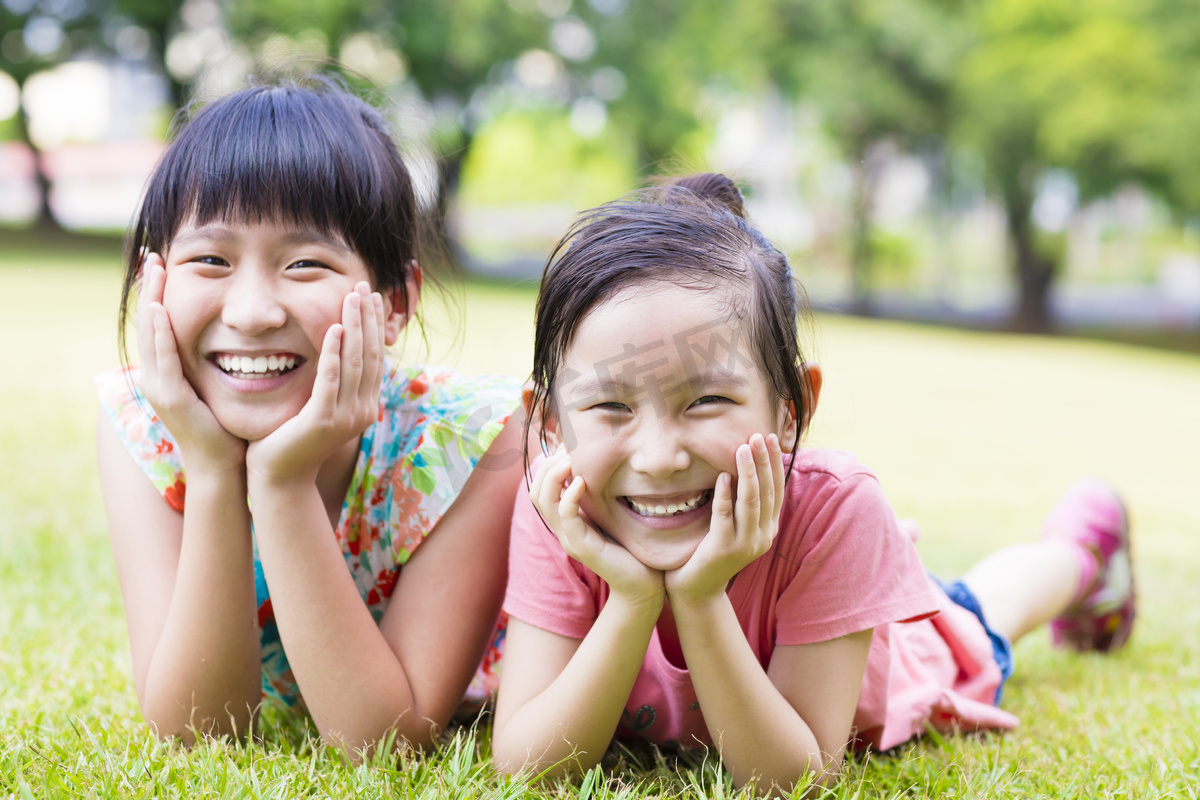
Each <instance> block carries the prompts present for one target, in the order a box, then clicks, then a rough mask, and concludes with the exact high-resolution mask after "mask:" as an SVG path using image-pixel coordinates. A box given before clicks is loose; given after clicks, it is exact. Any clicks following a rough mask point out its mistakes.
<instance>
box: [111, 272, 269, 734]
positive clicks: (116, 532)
mask: <svg viewBox="0 0 1200 800" xmlns="http://www.w3.org/2000/svg"><path fill="white" fill-rule="evenodd" d="M165 285H166V270H165V269H164V268H163V263H162V259H161V258H160V257H159V256H158V255H157V254H150V255H148V256H147V258H146V261H145V263H144V267H143V273H142V276H141V287H140V291H139V294H138V314H137V320H138V325H137V335H138V352H139V353H140V362H141V371H140V382H141V389H142V392H143V394H144V395H145V397H146V399H147V400H148V401H149V402H150V404H151V405H152V406H153V407H154V410H155V412H156V413H157V414H158V416H159V418H160V419H161V420H162V422H163V423H164V424H165V425H166V426H167V429H168V430H170V431H171V433H172V435H173V436H174V438H175V441H176V444H177V445H178V447H179V452H180V454H181V456H182V458H183V462H184V467H185V468H186V470H187V475H188V487H187V489H188V491H187V514H186V515H184V514H180V513H179V512H176V511H174V510H172V509H171V508H170V507H169V506H168V505H167V504H166V503H165V502H164V501H163V499H162V498H161V497H159V496H158V494H157V493H156V492H155V491H154V489H153V487H152V486H151V484H150V482H149V481H148V480H147V479H146V476H145V475H143V474H142V473H141V472H140V471H139V470H138V468H137V465H136V464H134V463H133V461H132V459H131V458H130V457H129V455H128V454H127V453H126V452H125V451H124V448H123V447H122V445H121V443H120V441H119V440H118V438H117V436H116V433H115V431H113V429H112V427H111V426H110V425H109V424H108V421H107V420H105V419H103V417H102V418H101V419H100V421H99V422H98V423H97V452H98V457H99V461H100V474H101V488H102V490H103V493H104V505H105V509H106V513H107V516H108V522H109V535H110V537H111V539H112V545H113V553H114V554H115V557H116V561H117V570H118V574H119V575H120V579H121V591H122V594H123V596H124V601H125V615H126V618H127V620H128V623H129V638H130V642H131V645H132V647H133V663H134V683H135V685H136V686H137V691H138V700H139V702H140V703H141V707H142V713H143V715H144V716H145V717H146V721H147V722H148V723H149V724H150V726H151V727H152V728H154V730H155V731H156V732H157V733H158V735H160V736H180V737H182V738H183V739H184V740H185V741H190V740H191V738H192V733H193V730H194V731H199V732H201V733H205V734H223V733H242V732H244V731H246V730H247V729H248V728H249V725H250V722H251V720H252V716H253V710H254V709H255V708H257V706H258V701H259V697H260V688H259V687H260V671H261V666H260V663H259V635H258V630H257V620H256V608H255V596H254V559H253V554H252V544H251V537H250V514H249V511H248V510H247V508H246V471H245V457H246V443H245V442H244V441H242V440H241V439H238V438H236V437H234V436H232V435H231V434H229V432H228V431H226V430H224V429H223V428H222V427H221V426H220V424H219V423H218V422H217V421H216V419H215V418H214V417H213V415H212V412H211V411H210V410H209V408H208V407H207V406H206V405H204V403H203V402H202V401H201V400H200V398H199V397H197V396H196V393H195V391H194V390H193V389H192V387H191V385H190V384H189V383H188V382H187V379H186V378H185V377H184V375H183V371H182V366H181V365H180V360H179V354H178V350H177V347H176V342H175V335H174V332H173V330H172V328H171V321H170V319H169V318H168V316H167V312H166V310H165V309H164V308H163V306H162V304H161V301H162V297H163V288H164V286H165Z"/></svg>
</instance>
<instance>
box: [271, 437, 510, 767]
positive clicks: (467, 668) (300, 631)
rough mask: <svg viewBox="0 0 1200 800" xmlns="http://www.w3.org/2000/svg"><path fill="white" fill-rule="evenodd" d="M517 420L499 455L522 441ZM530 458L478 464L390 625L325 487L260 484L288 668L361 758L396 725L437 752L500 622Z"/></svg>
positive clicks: (336, 735)
mask: <svg viewBox="0 0 1200 800" xmlns="http://www.w3.org/2000/svg"><path fill="white" fill-rule="evenodd" d="M521 427H522V425H521V422H520V420H517V419H515V418H514V419H513V420H512V421H510V422H509V424H508V425H507V426H506V427H505V429H504V431H503V432H502V433H501V434H500V435H499V436H498V437H497V438H496V440H495V441H494V442H493V443H492V446H491V448H490V450H489V452H492V453H500V452H506V451H507V450H509V449H511V448H514V447H516V448H519V447H520V446H521V441H522V440H521V433H522V432H521ZM520 476H521V462H520V459H517V460H515V461H514V462H513V463H512V464H511V465H509V466H508V467H506V468H504V469H494V470H485V469H476V470H475V471H474V472H473V473H472V474H471V477H470V478H469V479H468V480H467V483H466V486H465V487H464V489H463V491H462V492H461V493H460V495H459V497H458V499H457V500H456V501H455V503H454V505H453V506H451V508H450V509H449V510H448V511H447V512H446V514H445V515H444V516H443V517H442V519H441V521H440V522H439V523H438V525H437V527H436V528H435V529H434V531H433V533H432V534H431V535H430V536H429V538H428V539H427V540H426V541H425V542H424V543H422V545H421V546H420V547H419V548H418V549H417V550H416V552H415V553H414V555H413V558H412V559H411V560H410V561H409V562H408V563H407V564H406V565H405V566H404V568H403V569H402V570H401V571H400V578H399V580H398V581H397V585H396V590H395V593H394V594H393V595H392V598H391V600H390V602H389V604H388V610H387V612H386V613H385V614H384V617H383V620H382V622H381V624H380V625H378V626H377V625H376V624H375V621H374V620H373V619H372V617H371V614H370V611H369V610H368V609H367V607H366V605H365V604H364V603H363V601H362V597H361V596H360V595H359V593H358V589H357V588H356V587H355V585H354V581H353V579H352V577H351V575H350V573H349V572H348V571H347V569H346V563H345V559H344V557H343V555H342V552H341V550H340V549H339V547H338V545H337V540H336V538H335V537H334V535H333V531H332V529H331V526H330V524H329V520H328V517H327V515H326V513H325V509H324V506H323V504H322V502H321V498H320V496H319V494H318V493H317V491H316V487H315V484H313V483H312V482H303V483H301V484H290V483H288V482H287V481H272V480H269V479H267V478H261V479H259V480H257V481H256V482H254V483H253V484H252V486H251V493H252V497H253V498H254V503H255V506H254V510H255V520H256V524H257V531H258V537H259V555H260V558H261V559H262V563H263V570H264V573H265V575H266V578H267V582H268V585H269V586H270V587H271V602H272V606H273V608H274V612H275V619H276V622H277V624H278V625H279V632H280V638H281V639H282V641H283V644H284V647H285V648H286V650H287V654H288V661H289V663H290V664H291V666H292V670H293V672H294V673H295V675H296V680H297V682H298V683H299V684H300V687H301V689H302V691H303V693H304V699H305V702H306V704H307V706H308V708H309V711H310V712H311V713H312V716H313V719H314V721H315V722H316V724H317V728H318V730H320V731H321V735H322V737H323V738H324V739H325V740H326V741H328V742H330V743H331V744H335V745H337V746H340V747H342V748H343V749H344V750H345V751H346V752H347V753H349V754H352V755H353V754H355V753H357V752H360V751H364V750H367V749H369V748H370V747H372V746H373V745H375V744H376V743H378V742H379V741H380V740H381V739H383V738H384V736H385V735H386V734H387V733H388V732H389V731H391V730H395V731H396V732H397V734H398V735H399V736H400V737H402V738H403V739H404V740H406V741H408V742H409V743H411V744H413V745H416V746H425V745H428V744H429V743H430V742H432V741H433V739H434V737H435V736H436V735H437V733H438V732H439V731H440V730H441V728H442V727H443V726H444V725H445V724H446V722H447V721H448V720H449V718H450V716H451V714H453V712H454V710H455V709H456V708H457V707H458V704H459V703H460V702H461V701H462V697H463V693H464V692H465V690H466V687H467V684H468V683H469V682H470V680H471V676H472V675H473V674H474V671H475V668H476V667H477V666H478V664H479V661H480V659H481V658H482V655H483V651H484V648H485V647H486V645H487V642H488V638H489V636H490V634H491V632H492V630H493V628H494V626H495V622H496V619H497V616H498V614H499V610H500V603H501V601H502V599H503V593H504V582H505V576H506V574H507V566H508V565H507V550H508V530H509V524H510V516H511V515H510V511H509V510H510V509H511V508H512V498H513V496H514V493H515V491H516V487H517V483H518V482H519V480H520Z"/></svg>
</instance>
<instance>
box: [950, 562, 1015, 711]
mask: <svg viewBox="0 0 1200 800" xmlns="http://www.w3.org/2000/svg"><path fill="white" fill-rule="evenodd" d="M929 577H930V578H931V579H932V580H933V581H934V582H935V583H937V585H938V586H941V587H942V591H944V592H945V593H946V596H947V597H949V598H950V599H951V600H953V601H954V604H955V605H957V606H961V607H962V608H965V609H966V610H967V611H970V612H971V613H972V614H974V615H975V616H976V617H977V618H978V619H979V623H980V624H981V625H983V629H984V630H985V631H987V635H988V638H989V639H991V640H992V658H994V659H996V666H998V667H1000V685H999V686H997V687H996V705H997V706H999V705H1000V696H1001V695H1002V694H1003V693H1004V684H1005V683H1007V682H1008V678H1009V676H1010V675H1012V673H1013V664H1014V662H1013V651H1012V642H1010V641H1008V637H1006V636H1005V635H1004V634H1002V633H1000V632H999V631H997V630H994V629H993V628H992V626H991V625H988V621H987V619H985V618H984V616H983V609H982V608H981V607H980V605H979V598H977V597H976V596H975V593H974V592H972V591H971V590H970V589H969V588H968V587H967V585H966V584H965V583H963V582H962V581H951V582H949V583H947V582H946V581H943V580H942V579H941V578H939V577H938V576H936V575H934V574H932V573H930V575H929Z"/></svg>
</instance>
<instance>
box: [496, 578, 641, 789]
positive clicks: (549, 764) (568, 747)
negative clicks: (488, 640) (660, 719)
mask: <svg viewBox="0 0 1200 800" xmlns="http://www.w3.org/2000/svg"><path fill="white" fill-rule="evenodd" d="M661 609H662V603H661V600H660V601H659V603H657V604H650V603H647V604H643V605H641V606H636V605H634V606H631V605H628V604H626V603H624V602H622V601H621V600H619V599H617V598H613V597H610V598H609V601H608V602H607V603H605V605H604V608H603V609H601V610H600V614H599V616H598V617H597V618H596V622H595V623H594V624H593V625H592V628H591V630H589V631H588V633H587V636H585V637H584V638H583V640H582V641H580V640H578V639H571V638H568V637H565V636H559V635H558V634H555V633H550V632H549V631H544V630H542V629H541V628H536V627H534V626H532V625H528V624H526V623H524V622H521V621H520V620H518V619H510V620H509V623H508V638H507V640H506V641H505V651H504V671H503V672H502V673H501V676H500V694H499V699H498V700H497V703H496V722H495V726H494V728H493V732H492V757H493V758H494V759H495V762H496V766H497V767H498V768H499V769H500V770H501V771H503V772H507V773H515V772H518V771H520V770H522V769H528V770H532V771H533V772H535V773H537V774H543V773H544V774H547V775H565V774H572V773H577V772H581V771H584V770H587V769H590V768H591V767H593V766H595V765H596V764H597V763H599V762H600V759H601V758H603V757H604V753H605V751H607V750H608V745H609V743H610V742H611V741H612V738H613V734H615V733H616V730H617V723H619V722H620V721H621V712H622V711H623V710H624V708H625V703H626V702H627V701H628V699H629V693H630V692H631V691H632V690H633V683H634V681H635V680H636V679H637V674H638V670H639V669H640V668H641V666H642V660H643V659H644V658H645V656H646V647H647V645H649V643H650V634H651V633H652V632H653V630H654V623H655V622H656V621H657V620H658V615H659V612H660V611H661Z"/></svg>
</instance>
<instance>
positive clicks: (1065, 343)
mask: <svg viewBox="0 0 1200 800" xmlns="http://www.w3.org/2000/svg"><path fill="white" fill-rule="evenodd" d="M118 293H119V271H118V267H117V264H116V259H115V258H114V257H113V256H112V255H111V254H108V255H105V254H102V253H90V252H81V253H77V254H74V255H71V256H69V257H68V256H62V255H55V256H50V255H39V254H37V253H35V252H26V253H20V252H18V253H14V252H12V251H11V250H10V251H8V252H7V253H0V339H2V340H3V341H4V342H6V345H5V347H4V349H5V355H4V357H3V363H4V364H5V368H4V370H3V371H2V372H0V797H5V796H7V797H44V796H47V797H54V796H75V795H83V796H98V797H108V796H121V797H143V796H160V795H161V796H173V797H191V796H227V797H297V796H313V797H324V796H349V795H356V796H364V797H375V796H389V797H390V796H400V797H414V798H415V797H430V798H433V797H468V796H479V795H484V796H519V795H522V794H527V795H531V796H547V797H598V798H604V797H641V796H647V795H653V796H657V795H662V796H672V797H673V796H680V797H704V796H713V795H717V796H720V795H726V796H728V795H729V794H731V790H730V789H729V787H728V784H727V783H726V782H725V780H724V778H723V776H722V775H721V774H720V773H719V771H717V770H715V769H714V768H713V765H712V760H711V759H708V760H706V759H704V758H703V755H687V756H685V757H683V758H675V757H671V756H661V755H660V756H656V755H655V754H654V753H652V752H647V751H641V750H635V751H626V750H621V749H617V748H614V750H613V752H612V753H610V756H609V758H608V760H607V762H606V764H607V765H608V766H609V767H610V769H609V770H608V771H605V772H599V771H596V772H593V773H590V774H589V775H587V776H585V778H584V779H582V780H575V781H570V782H562V783H551V784H547V785H543V786H535V787H531V786H530V785H529V784H528V783H526V782H525V781H523V780H513V779H504V778H501V777H499V776H497V775H495V773H493V772H492V771H491V769H490V767H489V766H488V763H487V746H486V735H485V734H484V733H483V732H481V733H479V734H478V735H477V734H476V733H475V732H474V731H473V730H471V729H462V730H458V731H456V732H454V733H453V735H452V736H450V737H448V743H447V745H446V746H445V747H443V748H442V749H441V750H440V751H438V752H437V753H436V754H435V755H433V756H430V757H425V758H419V757H416V756H413V755H411V754H407V753H400V754H393V753H388V754H384V755H381V756H378V757H377V758H376V759H375V760H374V761H373V762H372V763H370V764H367V765H362V766H350V765H346V764H343V763H342V762H341V761H340V760H339V759H338V758H337V757H336V756H335V755H333V754H332V753H331V752H328V751H326V750H324V749H323V748H322V747H321V746H320V745H319V744H314V741H313V739H312V736H311V732H310V731H308V730H307V729H306V728H305V727H304V725H303V724H297V723H295V722H294V721H288V720H286V719H280V718H278V717H275V716H273V715H270V714H267V715H265V718H264V721H263V725H262V729H261V740H260V741H257V742H255V743H252V744H243V743H235V742H216V743H209V744H205V745H202V746H199V747H196V748H194V749H191V750H186V749H183V748H180V747H177V746H172V745H167V744H159V743H156V742H154V741H153V740H152V739H151V737H149V736H148V734H147V732H146V730H145V729H144V727H143V725H142V722H141V719H140V717H139V714H138V710H137V706H136V702H135V699H134V692H133V685H132V682H131V679H130V665H129V653H128V642H127V640H126V634H125V629H124V620H123V617H122V612H121V606H120V599H119V594H118V591H117V584H116V577H115V572H114V569H113V565H112V561H111V557H110V555H109V552H108V542H107V537H106V532H105V523H104V515H103V511H102V507H101V500H100V493H99V487H98V482H97V478H96V474H95V473H96V467H95V462H94V456H93V445H92V441H93V428H94V424H95V415H96V402H95V399H94V392H93V390H92V388H91V376H92V375H93V374H94V373H96V372H99V371H101V370H103V369H106V368H108V367H110V366H113V365H115V364H116V363H117V352H116V345H115V338H116V336H115V334H116V331H115V327H116V323H115V310H116V301H117V296H118ZM460 301H461V302H460V306H461V310H462V311H463V312H464V316H465V324H464V325H463V327H462V334H461V336H460V337H459V341H461V342H462V345H461V348H459V349H457V350H455V349H453V348H452V347H451V344H452V341H453V339H452V338H451V337H452V333H453V330H454V326H453V325H452V324H451V323H450V322H448V321H447V319H446V317H445V315H444V314H443V313H442V312H441V311H440V310H439V309H438V308H437V304H436V303H435V304H431V305H430V310H431V320H432V321H431V324H430V332H429V345H428V349H429V351H430V352H431V353H432V358H434V359H436V360H439V361H446V360H450V361H453V362H456V363H457V364H458V366H459V367H460V368H461V369H463V370H465V371H468V372H483V371H492V372H504V373H508V374H510V375H515V376H524V373H525V371H526V370H527V365H528V364H529V362H530V352H531V345H532V306H533V294H532V292H531V290H530V289H528V288H527V287H524V288H522V287H502V286H495V285H484V284H470V285H468V286H467V287H466V289H465V292H464V293H463V294H462V296H461V298H460ZM815 330H816V335H815V337H814V338H815V340H816V341H815V342H812V345H811V346H810V348H809V349H810V350H812V351H813V352H815V354H816V356H817V357H818V358H819V360H820V361H821V362H822V364H823V366H824V367H825V375H826V388H825V392H824V394H823V396H822V398H821V405H820V408H819V410H818V413H817V418H816V421H815V423H814V427H813V431H812V435H811V437H810V440H809V442H810V444H812V445H820V446H829V447H839V448H846V449H850V450H854V451H855V452H857V454H858V455H859V457H860V458H861V459H862V460H863V461H864V462H866V463H867V464H869V465H871V466H872V467H873V468H874V469H875V470H876V472H877V474H878V475H879V477H880V480H881V481H882V483H883V486H884V488H885V489H886V490H887V492H888V495H889V496H890V498H891V500H892V502H893V504H894V506H895V507H896V510H897V512H898V513H899V514H901V515H902V516H909V517H913V518H915V519H917V520H919V521H920V522H921V524H922V527H923V532H924V535H923V538H922V540H921V544H920V549H921V553H922V555H923V557H924V558H925V560H926V563H927V564H928V565H929V566H930V567H931V568H932V569H934V570H936V571H938V572H941V573H944V574H947V575H952V574H955V573H957V572H960V571H962V570H964V569H966V568H967V567H968V566H969V565H970V564H971V563H972V562H973V561H974V560H975V559H976V558H978V557H980V556H982V555H983V554H985V553H987V552H988V551H990V550H991V549H993V548H995V547H997V546H999V545H1001V544H1005V543H1008V542H1015V541H1021V540H1024V539H1028V538H1031V537H1033V536H1035V535H1036V533H1037V527H1038V523H1039V520H1040V518H1041V516H1042V515H1043V514H1044V513H1045V512H1046V510H1048V509H1049V507H1050V506H1051V505H1052V504H1053V502H1054V500H1055V498H1056V497H1057V495H1058V494H1059V493H1060V492H1061V491H1062V490H1063V489H1064V488H1065V487H1066V486H1067V485H1069V483H1070V482H1071V481H1072V480H1073V479H1074V478H1075V477H1077V476H1080V475H1087V474H1091V475H1098V476H1100V477H1104V478H1107V479H1109V480H1111V481H1112V482H1114V483H1115V484H1117V485H1118V486H1119V487H1120V488H1121V490H1122V491H1123V492H1124V493H1125V495H1126V497H1127V499H1128V502H1129V506H1130V509H1131V512H1132V519H1133V523H1134V526H1135V536H1136V571H1137V577H1138V580H1139V581H1140V584H1139V585H1140V589H1141V610H1142V615H1141V618H1140V620H1139V624H1138V627H1137V629H1136V631H1135V634H1134V637H1133V640H1132V642H1131V644H1130V646H1129V647H1127V648H1126V649H1125V650H1123V651H1121V652H1119V653H1116V654H1113V655H1111V656H1108V657H1099V656H1083V657H1080V656H1072V655H1068V654H1064V653H1061V652H1059V651H1056V650H1053V649H1051V647H1050V646H1049V640H1048V638H1047V637H1046V636H1045V635H1044V634H1035V635H1034V636H1032V637H1030V638H1029V640H1027V641H1024V642H1022V643H1021V646H1020V647H1019V648H1018V650H1017V655H1018V669H1017V673H1016V675H1015V677H1014V678H1013V680H1012V682H1011V683H1010V684H1009V687H1008V689H1007V691H1006V697H1005V707H1006V708H1007V709H1009V710H1010V711H1012V712H1014V713H1015V714H1017V715H1018V716H1019V717H1021V719H1022V725H1021V727H1019V728H1018V729H1017V730H1016V731H1014V732H1012V733H1010V734H1008V735H1005V736H987V737H952V738H947V739H938V738H935V737H932V736H931V737H928V738H927V739H925V740H923V741H921V742H919V743H917V744H915V745H912V746H909V747H906V748H903V749H901V750H900V751H899V752H898V753H893V754H889V755H886V756H878V755H875V756H871V757H869V758H860V759H857V760H855V761H854V762H852V763H851V764H850V765H849V766H848V768H847V771H846V777H845V778H844V780H843V781H842V783H841V784H840V785H839V787H838V788H837V790H836V792H835V793H834V794H833V796H836V797H886V798H891V797H901V796H902V797H943V796H948V797H1053V798H1075V797H1078V798H1092V797H1190V798H1194V797H1196V796H1197V794H1198V793H1200V789H1198V788H1197V784H1198V783H1200V744H1198V740H1200V491H1198V490H1197V485H1198V484H1200V466H1197V456H1198V452H1200V355H1195V354H1182V353H1168V352H1163V351H1158V350H1152V349H1146V348H1139V347H1134V346H1129V345H1120V344H1109V343H1097V342H1094V341H1084V340H1073V339H1067V338H1022V337H1011V336H1002V335H997V334H982V333H970V332H960V331H952V330H944V329H935V328H927V327H920V326H915V325H909V324H899V323H891V322H875V321H861V320H851V319H844V318H834V317H823V318H821V319H819V320H818V321H817V324H816V326H815Z"/></svg>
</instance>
